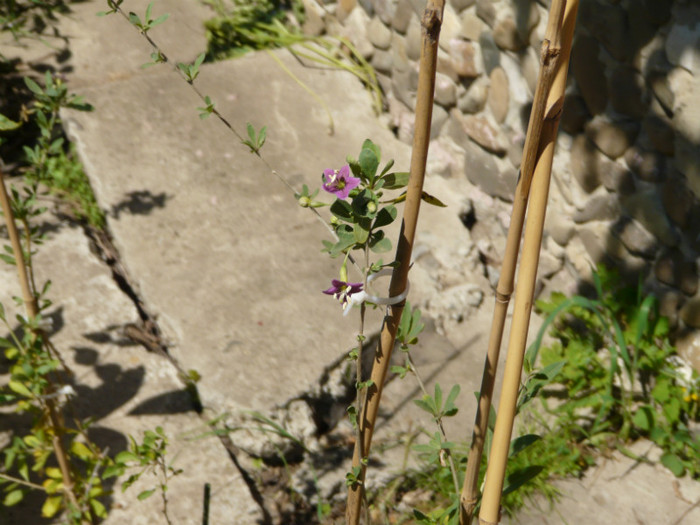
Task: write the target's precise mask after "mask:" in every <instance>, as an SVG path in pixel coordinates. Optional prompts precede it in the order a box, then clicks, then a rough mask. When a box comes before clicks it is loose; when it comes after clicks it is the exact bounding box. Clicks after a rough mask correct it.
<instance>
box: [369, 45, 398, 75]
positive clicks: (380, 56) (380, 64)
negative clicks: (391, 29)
mask: <svg viewBox="0 0 700 525" xmlns="http://www.w3.org/2000/svg"><path fill="white" fill-rule="evenodd" d="M370 64H371V66H372V67H373V68H374V69H376V70H377V72H379V73H385V74H387V75H390V74H391V71H392V69H393V66H394V60H393V58H392V54H391V52H389V51H383V50H381V49H377V50H375V51H374V54H373V55H372V60H371V61H370Z"/></svg>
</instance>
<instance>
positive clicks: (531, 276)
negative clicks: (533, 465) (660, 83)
mask: <svg viewBox="0 0 700 525" xmlns="http://www.w3.org/2000/svg"><path fill="white" fill-rule="evenodd" d="M559 1H561V0H559ZM555 2H557V0H555ZM553 3H554V2H553ZM562 3H563V2H562ZM565 3H566V7H565V10H564V17H563V24H561V25H559V24H557V23H556V21H555V20H553V19H551V18H550V20H549V24H548V31H547V33H548V34H552V33H550V32H549V29H550V27H551V26H552V25H553V24H554V25H555V26H559V27H555V28H556V29H557V30H556V31H555V32H554V33H553V35H554V37H553V38H552V39H551V40H549V41H545V47H546V48H547V49H545V51H544V52H545V53H546V54H547V55H548V56H549V59H550V60H554V61H555V63H556V66H555V67H556V75H555V79H554V83H553V85H552V88H551V90H550V93H549V97H548V98H547V104H546V112H545V121H544V125H543V128H542V137H541V140H540V147H539V149H540V155H539V158H538V160H537V164H536V167H535V171H534V175H533V179H532V196H531V205H530V211H529V213H528V217H527V225H526V227H525V239H524V242H523V256H522V261H521V264H520V270H519V272H518V282H517V286H516V294H515V310H514V315H513V322H512V326H511V333H510V338H509V341H508V357H507V359H506V367H505V373H504V378H503V387H502V389H501V399H500V402H499V406H498V417H497V420H496V427H495V429H494V435H493V443H492V449H491V455H490V457H489V465H488V468H487V471H486V482H485V486H484V495H483V499H482V503H481V512H480V514H479V523H480V525H495V524H497V523H498V522H499V520H500V512H499V510H500V502H501V493H502V491H503V479H504V476H505V470H506V461H507V459H508V450H509V447H510V439H511V435H512V431H513V419H514V417H515V408H516V403H517V398H518V390H519V387H520V375H521V371H522V365H523V356H524V352H525V345H526V341H527V332H528V325H529V322H530V313H531V308H532V301H533V297H534V291H535V280H536V277H537V264H538V262H539V251H540V246H541V243H542V231H543V227H544V218H545V214H546V210H547V197H548V194H549V182H550V174H551V170H552V161H553V158H554V145H555V143H556V134H557V129H558V127H559V119H560V117H561V109H562V105H563V99H564V89H565V87H566V74H567V70H568V65H569V55H570V52H571V42H572V40H573V33H574V25H575V21H576V12H577V9H578V0H570V1H569V2H565ZM553 9H554V7H553Z"/></svg>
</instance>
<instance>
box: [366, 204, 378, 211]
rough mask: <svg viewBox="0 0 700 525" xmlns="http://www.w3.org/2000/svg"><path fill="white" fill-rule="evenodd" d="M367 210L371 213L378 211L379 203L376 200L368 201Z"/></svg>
mask: <svg viewBox="0 0 700 525" xmlns="http://www.w3.org/2000/svg"><path fill="white" fill-rule="evenodd" d="M367 211H368V212H369V213H374V212H376V211H377V203H376V202H374V201H369V202H368V203H367Z"/></svg>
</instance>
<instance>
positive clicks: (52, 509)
mask: <svg viewBox="0 0 700 525" xmlns="http://www.w3.org/2000/svg"><path fill="white" fill-rule="evenodd" d="M61 501H63V496H51V497H50V498H46V501H45V502H44V504H43V505H42V507H41V516H42V517H44V518H51V517H53V516H55V515H56V513H57V512H58V511H59V510H60V509H61Z"/></svg>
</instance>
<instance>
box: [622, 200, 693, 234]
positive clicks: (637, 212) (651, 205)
mask: <svg viewBox="0 0 700 525" xmlns="http://www.w3.org/2000/svg"><path fill="white" fill-rule="evenodd" d="M622 207H623V209H624V210H625V212H626V213H627V214H628V215H629V216H630V217H632V218H633V219H635V220H636V221H638V222H639V223H640V224H641V225H643V226H644V228H645V229H646V230H647V231H648V232H650V233H651V234H653V236H654V237H655V238H656V239H658V240H659V241H661V242H662V243H663V244H665V245H666V246H677V245H678V243H679V242H680V235H679V234H678V231H677V230H676V228H675V227H674V226H673V224H672V223H671V221H670V220H669V218H668V216H667V215H666V211H665V210H664V206H663V204H662V203H661V197H660V196H659V192H658V191H656V188H654V187H652V188H650V189H645V190H642V191H637V192H636V193H634V194H633V195H628V196H626V197H624V198H623V199H622Z"/></svg>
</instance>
